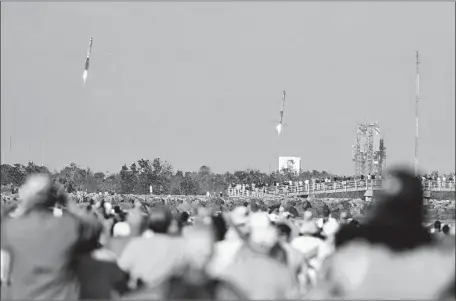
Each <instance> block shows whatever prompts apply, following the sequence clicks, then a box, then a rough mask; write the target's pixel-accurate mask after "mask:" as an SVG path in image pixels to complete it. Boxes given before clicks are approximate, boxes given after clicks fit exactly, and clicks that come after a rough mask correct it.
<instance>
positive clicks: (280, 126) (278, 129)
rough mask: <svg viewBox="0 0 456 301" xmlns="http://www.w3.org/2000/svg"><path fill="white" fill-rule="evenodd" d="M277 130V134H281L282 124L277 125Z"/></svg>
mask: <svg viewBox="0 0 456 301" xmlns="http://www.w3.org/2000/svg"><path fill="white" fill-rule="evenodd" d="M276 130H277V135H279V136H280V133H281V132H282V124H281V123H279V124H278V125H277V126H276Z"/></svg>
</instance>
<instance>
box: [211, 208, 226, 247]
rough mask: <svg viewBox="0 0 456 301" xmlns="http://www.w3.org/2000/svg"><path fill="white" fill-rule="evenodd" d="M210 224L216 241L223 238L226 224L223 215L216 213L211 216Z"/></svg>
mask: <svg viewBox="0 0 456 301" xmlns="http://www.w3.org/2000/svg"><path fill="white" fill-rule="evenodd" d="M212 226H213V227H214V231H215V239H216V241H222V240H224V239H225V234H226V232H227V230H228V226H227V224H226V221H225V219H224V218H223V215H221V214H217V215H214V216H212Z"/></svg>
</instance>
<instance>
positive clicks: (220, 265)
mask: <svg viewBox="0 0 456 301" xmlns="http://www.w3.org/2000/svg"><path fill="white" fill-rule="evenodd" d="M249 214H250V213H249V210H248V209H247V207H237V208H235V209H234V210H233V211H232V212H230V213H229V214H228V216H227V219H228V220H229V224H228V229H227V231H226V232H225V234H224V235H223V236H224V239H223V240H221V241H219V242H217V243H216V244H215V250H214V256H213V258H212V260H211V263H210V264H209V270H210V273H211V274H212V275H214V276H218V275H220V273H222V272H223V271H224V270H225V269H226V268H227V267H228V266H229V265H230V264H231V263H232V262H233V261H234V259H235V258H236V254H237V253H238V252H239V250H240V249H241V247H242V245H243V243H244V239H245V238H246V237H247V236H248V235H249V232H250V229H249Z"/></svg>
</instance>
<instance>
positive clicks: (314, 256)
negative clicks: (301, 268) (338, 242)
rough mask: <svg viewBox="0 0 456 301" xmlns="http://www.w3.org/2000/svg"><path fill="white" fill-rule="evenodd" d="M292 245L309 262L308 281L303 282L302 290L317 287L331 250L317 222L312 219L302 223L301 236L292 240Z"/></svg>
mask: <svg viewBox="0 0 456 301" xmlns="http://www.w3.org/2000/svg"><path fill="white" fill-rule="evenodd" d="M291 245H292V246H293V247H294V248H295V249H296V250H299V251H300V252H301V253H302V254H303V255H304V257H305V259H306V261H307V267H306V268H307V269H306V275H305V276H306V277H305V278H306V279H305V281H302V282H301V287H302V289H303V290H307V289H309V288H310V287H313V286H315V284H316V282H317V273H318V271H319V270H320V267H321V265H322V262H323V260H324V259H325V258H326V257H327V256H329V254H330V250H331V249H330V248H329V247H328V246H327V243H326V242H325V238H324V237H323V236H322V235H321V234H320V230H319V229H318V227H317V225H316V224H315V222H314V221H312V220H310V219H308V220H305V221H304V222H303V223H302V225H301V228H300V230H299V236H298V237H296V238H294V239H293V240H292V242H291Z"/></svg>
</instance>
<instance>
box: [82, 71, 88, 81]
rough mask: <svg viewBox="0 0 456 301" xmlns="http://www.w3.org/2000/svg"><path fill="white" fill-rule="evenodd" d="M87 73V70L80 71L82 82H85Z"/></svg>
mask: <svg viewBox="0 0 456 301" xmlns="http://www.w3.org/2000/svg"><path fill="white" fill-rule="evenodd" d="M87 75H88V72H87V70H84V72H82V81H83V82H84V84H85V82H86V80H87Z"/></svg>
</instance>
